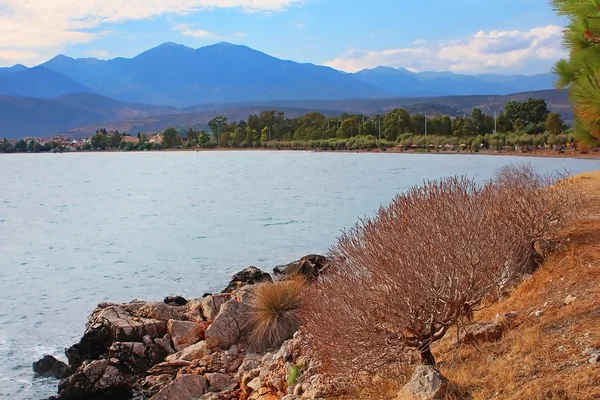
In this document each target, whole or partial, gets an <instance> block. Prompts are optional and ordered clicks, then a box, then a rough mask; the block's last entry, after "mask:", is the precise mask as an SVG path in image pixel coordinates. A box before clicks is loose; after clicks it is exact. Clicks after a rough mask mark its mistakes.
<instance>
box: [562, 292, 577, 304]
mask: <svg viewBox="0 0 600 400" xmlns="http://www.w3.org/2000/svg"><path fill="white" fill-rule="evenodd" d="M575 300H577V297H575V296H573V295H572V294H570V295H568V296H567V298H566V299H565V305H566V306H568V305H569V304H571V303H573V302H574V301H575Z"/></svg>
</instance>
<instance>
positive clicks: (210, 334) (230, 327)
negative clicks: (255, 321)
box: [205, 299, 249, 349]
mask: <svg viewBox="0 0 600 400" xmlns="http://www.w3.org/2000/svg"><path fill="white" fill-rule="evenodd" d="M248 310H249V306H248V305H247V304H245V303H240V302H238V301H237V299H231V300H229V301H228V302H227V303H225V304H223V306H222V307H221V312H220V313H219V315H217V317H216V318H215V320H214V321H213V323H212V324H211V325H210V326H209V327H208V329H207V330H206V333H205V336H206V344H207V345H208V348H211V349H212V348H215V347H219V348H221V349H228V348H230V347H231V346H232V345H233V344H235V343H236V342H237V341H238V339H239V338H240V336H241V335H242V333H243V331H244V315H245V314H246V313H247V312H248Z"/></svg>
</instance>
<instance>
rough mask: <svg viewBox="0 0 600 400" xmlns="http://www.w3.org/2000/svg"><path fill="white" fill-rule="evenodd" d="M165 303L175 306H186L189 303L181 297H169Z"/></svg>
mask: <svg viewBox="0 0 600 400" xmlns="http://www.w3.org/2000/svg"><path fill="white" fill-rule="evenodd" d="M163 303H165V304H169V305H174V306H185V305H186V304H187V303H188V301H187V300H186V299H184V298H183V297H181V296H167V297H165V299H164V300H163Z"/></svg>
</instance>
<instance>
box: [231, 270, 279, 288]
mask: <svg viewBox="0 0 600 400" xmlns="http://www.w3.org/2000/svg"><path fill="white" fill-rule="evenodd" d="M261 282H273V278H271V275H270V274H269V273H267V272H264V271H261V270H260V269H258V268H256V267H248V268H246V269H244V270H243V271H240V272H238V273H237V274H235V275H234V276H233V277H232V278H231V281H230V282H229V285H227V287H226V288H225V289H223V292H222V293H231V292H234V291H235V290H237V289H239V288H241V287H242V286H246V285H254V284H257V283H261Z"/></svg>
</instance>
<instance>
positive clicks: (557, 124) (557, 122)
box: [546, 113, 564, 135]
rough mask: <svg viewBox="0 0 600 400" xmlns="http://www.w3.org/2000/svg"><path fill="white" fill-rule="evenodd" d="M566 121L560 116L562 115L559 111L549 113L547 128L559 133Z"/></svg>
mask: <svg viewBox="0 0 600 400" xmlns="http://www.w3.org/2000/svg"><path fill="white" fill-rule="evenodd" d="M563 125H564V122H563V121H562V119H561V118H560V115H559V114H557V113H550V114H548V118H546V129H547V130H548V132H550V133H551V134H553V135H558V134H559V133H561V132H562V128H563Z"/></svg>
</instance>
